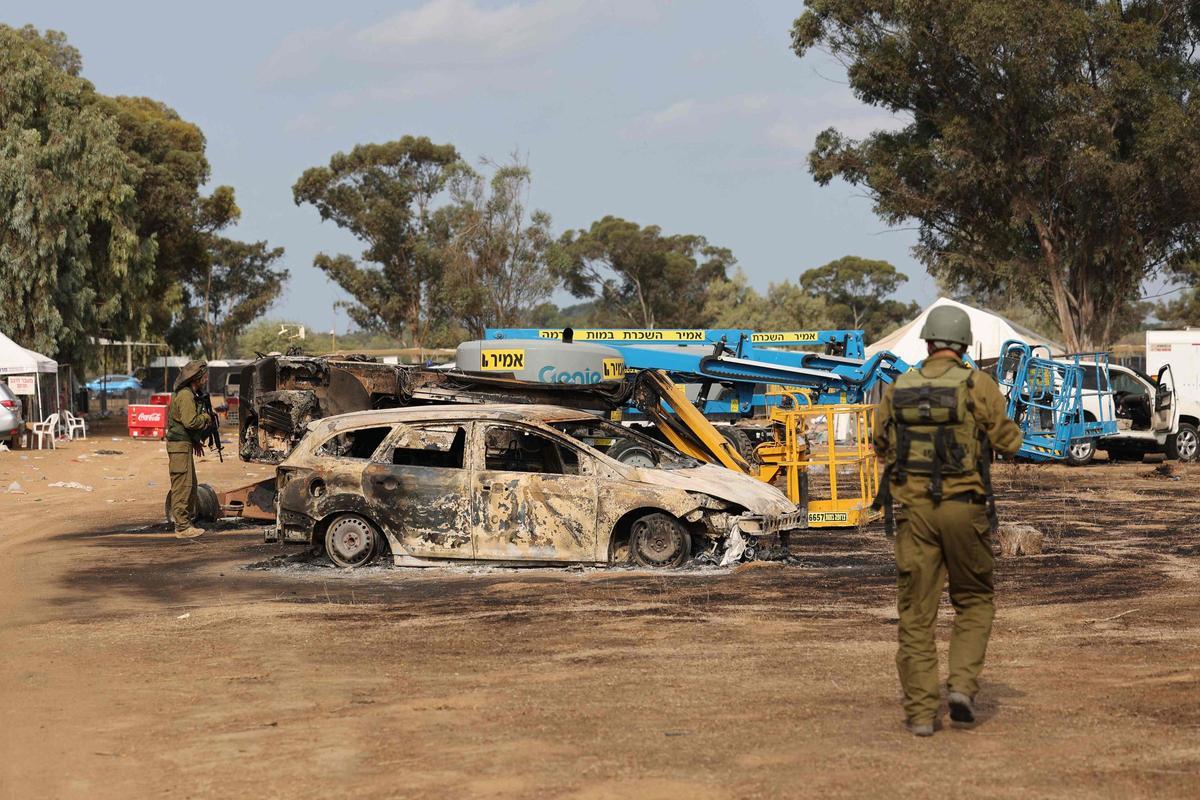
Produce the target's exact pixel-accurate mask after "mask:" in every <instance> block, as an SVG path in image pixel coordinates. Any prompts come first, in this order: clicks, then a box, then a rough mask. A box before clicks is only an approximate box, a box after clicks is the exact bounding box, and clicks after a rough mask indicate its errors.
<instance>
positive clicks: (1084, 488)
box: [0, 435, 1200, 800]
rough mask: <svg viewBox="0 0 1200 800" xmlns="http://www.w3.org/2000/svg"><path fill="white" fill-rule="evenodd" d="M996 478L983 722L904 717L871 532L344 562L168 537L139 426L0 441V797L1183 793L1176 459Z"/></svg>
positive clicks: (1180, 524) (1191, 625)
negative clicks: (532, 559)
mask: <svg viewBox="0 0 1200 800" xmlns="http://www.w3.org/2000/svg"><path fill="white" fill-rule="evenodd" d="M105 449H109V450H118V451H120V453H119V454H108V455H98V454H97V452H98V451H100V450H105ZM198 471H199V473H200V477H201V480H203V481H207V482H210V483H213V484H216V485H219V486H225V487H228V486H232V485H236V484H237V483H239V482H241V481H243V480H245V481H249V480H253V479H254V478H255V477H258V476H264V475H266V474H268V473H267V468H265V467H258V466H255V465H246V464H242V463H240V462H238V461H237V460H236V458H230V459H227V460H226V463H225V464H223V465H222V464H218V463H217V462H216V460H215V459H206V460H205V461H203V462H202V463H200V464H199V466H198ZM997 473H998V475H997V482H998V488H999V489H1000V491H1001V504H1000V507H1001V514H1002V516H1004V517H1005V518H1007V519H1009V520H1014V521H1021V522H1026V523H1030V524H1032V525H1035V526H1037V527H1038V528H1040V529H1041V530H1042V531H1043V532H1045V534H1046V535H1047V551H1046V553H1045V554H1043V555H1041V556H1031V557H1021V558H1016V559H1004V560H1002V561H1000V562H999V565H998V573H999V577H998V591H999V605H1000V608H999V613H998V617H997V622H996V627H995V632H994V635H993V638H992V646H991V650H990V652H989V657H988V664H987V669H986V672H985V676H984V682H983V687H982V689H981V693H980V698H979V701H980V707H981V717H982V721H981V723H980V724H978V725H977V726H976V727H974V728H972V729H959V728H954V727H951V726H950V725H949V722H948V718H947V717H943V722H944V723H945V724H946V727H944V728H943V729H941V730H940V731H939V732H938V733H937V734H936V735H935V736H934V737H933V738H932V739H914V738H913V737H912V736H910V735H909V734H908V733H906V732H905V731H904V729H903V727H902V724H901V723H902V713H901V710H900V706H899V703H898V686H897V682H896V678H895V673H894V668H893V662H892V658H893V653H894V639H895V635H896V615H895V609H894V607H893V595H894V590H893V585H894V568H893V566H892V564H891V559H890V544H889V541H888V540H887V539H886V538H885V537H884V535H883V533H882V531H881V530H880V529H879V528H878V527H875V528H868V529H866V530H863V531H824V532H819V533H812V534H809V535H806V536H804V537H801V538H799V540H798V541H796V542H795V543H794V547H793V551H794V555H795V556H797V557H798V559H799V563H798V564H794V565H767V564H756V565H751V566H747V567H742V568H740V569H735V570H733V571H718V570H691V571H688V570H684V571H679V572H674V573H670V574H657V573H647V572H639V571H631V570H609V571H605V570H547V569H529V570H512V569H483V568H462V569H457V570H450V569H429V570H400V569H391V568H384V567H373V568H369V569H367V570H364V571H359V572H354V573H347V572H342V571H339V570H335V569H333V568H330V567H323V566H319V565H315V564H307V563H300V562H298V561H297V560H285V559H281V558H279V556H280V554H281V553H284V552H292V551H290V550H287V551H285V550H284V549H283V548H282V547H280V546H276V545H270V546H268V545H266V544H264V543H263V542H262V536H261V529H260V528H258V527H249V526H225V527H224V528H223V529H222V530H220V531H218V532H215V533H210V534H207V535H206V536H204V537H203V538H201V539H199V540H197V541H194V542H184V541H179V540H176V539H175V538H173V536H172V535H171V534H170V533H169V532H168V530H167V527H166V526H165V525H163V524H162V521H161V520H162V504H163V495H164V494H165V491H166V485H167V476H166V456H165V453H164V452H163V450H162V445H160V444H158V443H153V442H138V441H132V440H129V439H126V438H124V437H119V438H118V439H117V440H114V439H113V438H112V437H111V436H109V435H94V436H93V437H92V438H91V439H89V440H88V441H86V442H83V441H80V442H74V443H71V444H69V445H68V446H66V447H64V448H62V449H60V450H58V451H55V452H34V453H28V452H22V453H7V452H6V453H0V489H4V488H5V487H8V486H9V484H10V483H12V482H14V481H15V482H17V483H19V484H20V485H21V488H22V490H23V491H24V492H25V493H23V494H15V493H4V494H0V797H3V798H59V797H65V798H75V797H78V798H130V797H172V798H178V797H257V798H276V797H278V798H289V800H296V799H299V798H328V797H348V796H355V797H396V798H444V797H481V798H488V797H495V798H543V797H567V798H609V797H612V798H617V797H630V798H647V799H649V800H654V799H655V798H674V797H683V798H687V799H688V800H708V798H774V797H781V798H782V797H807V796H821V797H866V796H881V795H883V796H892V795H901V794H910V793H918V792H920V793H928V794H929V795H930V796H937V797H1014V798H1015V797H1021V798H1025V797H1149V796H1155V797H1185V796H1187V797H1196V796H1197V794H1198V793H1200V688H1198V683H1197V680H1198V678H1200V630H1198V628H1197V625H1196V619H1197V617H1198V615H1200V594H1198V591H1197V590H1198V588H1200V497H1198V496H1197V495H1198V492H1197V479H1198V478H1200V467H1195V468H1181V467H1178V466H1176V467H1175V468H1174V474H1173V475H1169V476H1166V475H1160V474H1159V473H1158V472H1156V471H1155V468H1154V467H1153V466H1151V465H1144V464H1097V465H1094V466H1092V467H1089V468H1086V469H1068V468H1064V467H1033V466H1018V467H1001V468H1000V469H998V470H997ZM56 481H68V482H70V481H75V482H79V483H81V484H84V485H86V486H90V487H92V491H90V492H89V491H86V490H83V489H73V488H64V487H51V486H50V484H51V483H54V482H56ZM951 614H952V612H951V610H950V608H949V606H948V605H945V606H944V607H943V613H942V616H941V618H940V621H939V624H940V636H941V643H942V645H943V646H942V650H943V659H944V645H945V637H946V635H947V633H948V627H949V622H950V619H951ZM943 670H944V660H943ZM943 674H944V672H943Z"/></svg>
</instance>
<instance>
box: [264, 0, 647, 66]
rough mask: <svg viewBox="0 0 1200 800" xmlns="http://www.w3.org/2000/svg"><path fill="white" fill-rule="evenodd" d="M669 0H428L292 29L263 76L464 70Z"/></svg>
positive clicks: (553, 45)
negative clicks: (489, 3) (495, 3)
mask: <svg viewBox="0 0 1200 800" xmlns="http://www.w3.org/2000/svg"><path fill="white" fill-rule="evenodd" d="M668 4H669V0H526V1H524V2H522V1H521V0H514V2H510V3H508V4H507V5H502V6H499V7H495V8H489V7H485V6H483V5H481V4H480V2H479V0H426V2H424V3H423V4H421V5H419V6H417V7H416V8H413V9H407V10H404V11H399V12H397V13H395V14H392V15H391V16H389V17H387V18H386V19H383V20H381V21H379V22H376V23H374V24H371V25H368V26H366V27H362V28H357V29H356V28H353V27H351V26H349V25H347V24H346V23H341V24H339V25H336V26H334V27H332V28H328V29H319V30H308V31H301V32H297V33H293V34H290V35H288V36H287V37H285V38H284V40H283V41H282V42H280V44H279V45H278V46H277V47H276V48H275V50H274V52H272V53H271V55H270V56H268V57H267V59H266V61H265V62H264V63H263V65H262V67H261V68H260V70H259V77H260V79H261V80H263V81H264V82H266V83H269V84H275V83H282V82H287V81H291V80H296V79H302V78H303V79H308V78H312V77H313V76H315V75H318V74H321V73H328V72H330V71H333V72H337V71H340V70H344V69H345V68H346V67H347V66H354V65H375V66H386V67H398V68H404V67H411V68H419V69H422V70H431V69H442V70H445V71H451V72H456V73H459V72H463V71H469V70H472V69H475V70H479V69H494V68H496V67H498V66H505V65H510V64H513V63H517V62H522V61H527V60H529V59H532V58H536V57H538V56H539V55H542V54H545V53H549V52H551V51H554V50H557V49H559V48H562V47H564V46H566V45H567V44H568V42H569V40H570V39H571V38H572V37H573V36H574V35H575V34H576V33H578V32H579V31H581V30H583V29H584V28H587V27H591V26H597V25H603V24H617V25H630V24H642V23H645V22H650V21H654V20H656V19H657V18H658V17H659V16H660V14H661V12H662V10H663V8H664V7H665V6H666V5H668Z"/></svg>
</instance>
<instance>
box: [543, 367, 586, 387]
mask: <svg viewBox="0 0 1200 800" xmlns="http://www.w3.org/2000/svg"><path fill="white" fill-rule="evenodd" d="M538 380H539V381H541V382H542V383H599V382H600V380H601V375H600V373H599V372H596V371H595V370H594V369H583V370H576V371H575V372H568V371H566V370H562V371H559V369H558V367H556V366H554V365H552V364H547V365H546V366H544V367H542V368H541V369H540V370H538Z"/></svg>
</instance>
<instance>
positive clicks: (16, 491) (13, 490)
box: [5, 481, 25, 494]
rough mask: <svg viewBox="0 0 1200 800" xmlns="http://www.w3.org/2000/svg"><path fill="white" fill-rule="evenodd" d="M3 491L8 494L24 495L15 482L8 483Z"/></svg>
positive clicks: (23, 491) (19, 485)
mask: <svg viewBox="0 0 1200 800" xmlns="http://www.w3.org/2000/svg"><path fill="white" fill-rule="evenodd" d="M5 491H6V492H8V493H9V494H25V490H24V489H22V488H21V484H19V483H17V482H16V481H13V482H12V483H10V484H9V485H8V488H7V489H5Z"/></svg>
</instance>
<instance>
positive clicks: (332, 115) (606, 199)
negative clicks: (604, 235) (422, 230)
mask: <svg viewBox="0 0 1200 800" xmlns="http://www.w3.org/2000/svg"><path fill="white" fill-rule="evenodd" d="M802 8H803V4H802V3H801V2H797V1H793V2H783V0H757V1H753V2H750V1H746V0H743V1H742V2H737V3H732V2H718V1H717V0H692V1H691V2H687V1H684V0H680V1H677V2H659V1H658V0H501V2H489V1H488V0H413V1H412V2H392V3H381V2H361V3H360V2H347V3H340V4H339V3H327V2H326V3H316V2H310V1H309V0H294V1H293V2H289V3H262V2H260V3H254V2H244V1H243V2H239V3H233V2H209V3H204V4H194V3H187V4H183V3H171V2H162V0H158V2H120V1H119V0H110V2H105V3H96V2H90V1H82V0H81V1H77V2H66V1H65V0H63V1H59V0H39V2H37V3H26V4H21V3H16V4H6V10H5V12H4V13H3V17H2V19H3V21H4V22H6V23H8V24H10V25H23V24H26V23H30V24H33V25H35V26H37V27H38V28H41V29H45V28H55V29H58V30H62V31H65V32H66V33H67V35H68V38H69V39H70V41H71V42H72V43H73V44H74V45H75V46H76V47H78V48H79V49H80V50H81V51H82V53H83V59H84V75H85V76H86V77H87V78H88V79H89V80H91V81H92V82H93V83H94V84H95V85H96V87H97V88H98V89H99V90H100V91H102V92H104V93H106V94H125V95H148V96H151V97H154V98H157V99H159V100H162V101H164V102H166V103H168V104H169V105H171V106H172V107H174V108H175V109H176V110H177V111H179V113H180V114H182V115H183V116H184V117H185V118H186V119H189V120H191V121H193V122H195V123H197V124H199V125H200V126H201V128H202V129H203V130H204V132H205V134H206V136H207V138H208V157H209V161H210V162H211V164H212V172H213V174H212V180H213V183H214V184H217V183H227V184H230V185H232V186H233V187H234V188H235V189H236V191H237V196H238V203H239V205H240V206H241V208H242V212H243V216H242V221H241V223H240V224H239V226H238V227H237V229H236V231H235V232H234V235H236V236H238V237H241V238H245V239H267V240H268V241H269V242H270V243H271V244H272V245H282V246H284V247H285V248H286V249H287V255H286V258H285V261H286V266H287V267H288V268H289V269H290V270H291V272H292V280H291V282H290V284H289V286H288V288H287V289H286V292H285V294H284V296H283V297H282V298H281V299H280V300H279V302H278V303H277V304H276V306H275V307H274V308H273V309H272V310H271V312H270V316H271V317H275V318H290V319H295V320H298V321H300V322H304V323H306V324H308V325H309V326H311V327H314V328H317V329H323V330H328V329H329V328H330V327H331V326H332V325H333V324H334V313H333V310H332V307H333V303H334V301H336V300H338V299H341V298H343V297H344V295H343V294H342V293H341V291H340V290H339V289H338V288H337V287H336V286H335V285H334V284H332V283H331V282H330V281H328V280H327V279H326V278H325V276H324V275H323V274H322V273H321V272H319V271H318V270H317V269H315V268H314V267H313V266H312V258H313V255H314V254H315V253H317V252H318V251H322V250H324V251H327V252H345V253H349V254H352V255H355V256H357V255H358V253H359V251H360V250H361V246H360V245H358V243H356V242H355V241H354V240H353V239H352V238H351V237H349V236H348V235H346V234H344V233H342V232H341V231H339V230H338V229H337V228H336V227H335V226H333V225H332V224H331V223H322V222H321V221H320V219H319V217H318V216H317V214H316V212H315V211H314V210H313V209H312V208H311V207H307V206H305V207H297V206H295V205H294V204H293V202H292V195H291V186H292V184H293V182H294V181H295V180H296V178H297V177H298V176H299V175H300V173H301V172H302V171H303V170H304V169H306V168H307V167H310V166H314V165H317V164H323V163H327V162H328V160H329V157H330V155H332V154H333V153H334V152H337V151H339V150H349V149H350V148H352V147H353V146H354V145H355V144H358V143H362V142H373V141H386V140H389V139H395V138H399V137H400V136H402V135H404V134H414V135H427V136H429V137H431V138H432V139H433V140H434V141H437V142H449V143H452V144H453V145H455V147H457V148H458V150H459V152H461V153H462V154H463V155H464V156H465V157H466V158H467V159H468V160H471V161H472V162H475V161H478V159H480V158H481V157H490V158H492V159H494V160H502V159H504V158H505V157H506V156H507V155H509V154H510V153H513V152H519V153H520V154H521V156H522V157H523V158H525V159H527V160H528V162H529V165H530V167H531V168H532V170H533V188H532V198H531V200H532V204H533V205H534V206H535V207H538V208H542V209H545V210H546V211H548V212H550V214H551V215H552V216H553V218H554V228H555V230H556V232H561V231H562V230H565V229H567V228H578V227H585V226H587V225H588V224H589V223H590V222H592V221H593V220H595V219H599V218H600V217H602V216H604V215H605V214H615V215H618V216H622V217H625V218H627V219H631V220H634V221H636V222H639V223H641V224H643V225H645V224H656V225H659V226H661V227H662V228H663V229H664V230H665V231H666V232H668V233H696V234H702V235H704V236H706V237H707V238H708V239H709V241H710V242H712V243H714V244H717V245H721V246H725V247H729V248H731V249H732V250H733V252H734V254H735V256H736V257H737V258H738V260H739V262H740V264H741V266H742V268H743V269H744V270H745V272H746V274H747V275H748V276H749V278H750V281H751V283H752V284H753V285H755V286H756V287H758V288H760V289H763V288H765V287H766V285H767V284H768V283H769V282H770V281H778V280H783V279H795V278H796V276H797V275H798V274H799V273H801V272H803V271H804V270H805V269H808V268H810V267H815V266H820V265H821V264H824V263H826V262H828V261H830V260H832V259H834V258H838V257H840V256H843V255H848V254H853V255H860V256H865V257H870V258H883V259H887V260H888V261H891V262H892V263H893V264H895V265H896V266H897V267H898V268H899V269H900V270H901V271H902V272H905V273H907V274H908V275H909V278H910V282H909V283H908V285H907V286H906V287H905V288H904V290H903V292H902V295H901V296H902V297H903V298H904V299H915V300H918V301H921V302H923V303H924V302H928V301H930V300H932V299H933V298H934V284H933V281H932V280H931V279H930V278H929V277H928V276H927V275H926V274H925V271H924V269H923V268H922V267H921V266H920V265H919V264H918V263H917V262H916V261H915V260H914V259H913V258H912V256H911V254H910V252H909V251H910V248H911V246H912V244H913V243H914V241H915V234H914V233H913V232H912V231H908V230H899V231H897V230H889V229H888V228H887V227H886V226H885V225H883V223H882V222H880V221H879V220H878V219H877V218H876V217H875V216H874V215H873V214H872V212H871V207H870V202H869V201H868V200H867V199H866V198H865V197H863V196H862V195H861V194H860V193H859V192H857V191H855V190H853V189H851V188H850V187H848V186H845V185H834V186H830V187H825V188H822V187H819V186H817V184H816V183H814V182H813V180H812V178H811V177H810V176H809V174H808V172H807V169H806V168H805V157H806V155H807V153H808V151H809V149H810V148H811V146H812V141H813V138H814V137H815V135H816V134H817V132H819V131H820V130H822V129H824V128H826V127H829V126H834V127H837V128H839V129H841V130H843V131H845V132H848V133H850V134H853V135H862V134H865V133H868V132H870V131H871V130H873V129H876V128H880V127H891V126H894V125H895V124H896V123H895V122H894V121H893V120H891V119H890V118H889V117H888V116H887V115H885V114H883V113H882V112H880V111H879V110H877V109H872V108H869V107H867V106H864V105H862V104H861V103H859V102H858V101H857V100H855V99H854V97H853V95H852V94H851V93H850V91H849V89H848V88H847V86H846V83H845V77H844V74H843V73H842V70H841V68H840V67H839V66H838V65H837V64H836V63H834V62H833V61H832V60H830V59H828V58H827V57H825V56H822V55H810V56H807V57H806V58H805V59H803V60H801V59H798V58H796V57H795V56H794V55H793V54H792V53H791V51H790V50H789V49H788V34H789V28H790V25H791V21H792V19H793V18H794V17H795V16H796V15H797V14H799V13H800V12H801V11H802ZM555 299H556V300H557V301H558V302H560V303H561V302H570V298H569V296H567V295H565V294H560V295H559V296H558V297H556V298H555ZM346 326H347V321H346V316H345V314H344V313H342V314H340V315H339V317H338V322H337V327H338V331H339V332H342V331H344V330H345V328H346Z"/></svg>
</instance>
